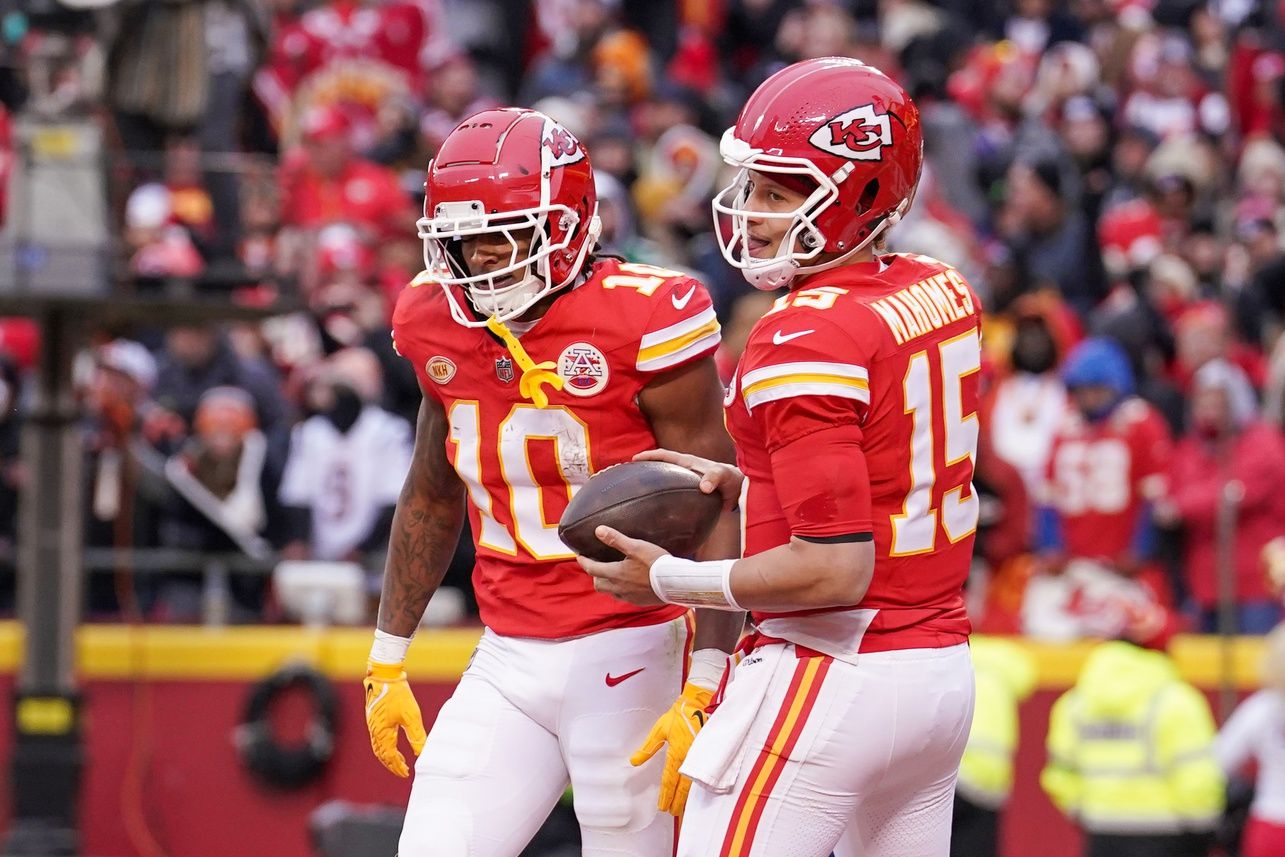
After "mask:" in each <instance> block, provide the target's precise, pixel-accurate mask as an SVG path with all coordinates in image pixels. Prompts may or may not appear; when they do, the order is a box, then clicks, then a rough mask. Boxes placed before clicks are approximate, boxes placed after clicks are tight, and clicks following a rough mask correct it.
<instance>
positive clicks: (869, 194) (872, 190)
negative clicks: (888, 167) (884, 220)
mask: <svg viewBox="0 0 1285 857" xmlns="http://www.w3.org/2000/svg"><path fill="white" fill-rule="evenodd" d="M878 195H879V180H878V179H871V180H870V181H869V182H867V183H866V186H865V189H864V190H862V191H861V196H860V197H858V198H857V214H858V215H861V214H865V213H866V212H867V211H869V210H870V206H872V205H874V201H875V197H877V196H878Z"/></svg>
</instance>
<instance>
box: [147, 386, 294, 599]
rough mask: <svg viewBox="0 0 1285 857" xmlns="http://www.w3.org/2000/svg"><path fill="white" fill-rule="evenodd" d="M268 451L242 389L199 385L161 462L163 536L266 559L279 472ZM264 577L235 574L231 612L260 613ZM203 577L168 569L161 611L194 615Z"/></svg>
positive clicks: (187, 545)
mask: <svg viewBox="0 0 1285 857" xmlns="http://www.w3.org/2000/svg"><path fill="white" fill-rule="evenodd" d="M267 453H268V444H267V439H266V438H265V437H264V435H263V432H261V431H259V429H258V425H257V418H256V416H255V409H254V400H253V398H251V397H250V395H249V394H248V393H247V392H246V391H244V390H242V389H240V388H238V387H215V388H213V389H210V390H207V391H206V392H205V393H203V394H202V395H201V398H200V401H199V403H198V404H197V406H196V413H195V416H194V417H193V422H192V431H191V433H190V435H189V436H188V438H187V440H186V441H184V443H183V445H182V446H181V447H180V448H179V450H178V451H177V452H176V453H175V454H174V455H173V456H170V458H169V459H168V460H167V461H166V462H165V465H164V477H165V481H166V484H167V486H168V488H169V491H170V495H171V496H170V498H167V499H168V500H169V502H166V503H165V504H164V506H163V507H162V509H161V510H160V512H159V515H158V517H159V521H158V525H157V528H158V537H159V542H160V544H161V545H162V546H163V547H172V548H178V549H181V550H190V551H199V552H208V553H231V552H239V553H242V554H245V555H246V556H249V557H251V558H253V559H257V560H266V559H268V557H269V556H270V553H271V547H270V545H269V543H268V541H267V539H266V538H265V536H266V535H267V533H268V524H269V519H268V512H269V498H271V497H272V496H273V490H274V489H275V487H276V483H277V481H278V480H279V479H280V472H279V471H278V472H275V473H274V472H273V470H272V469H271V468H270V467H269V466H268V464H269V462H268V455H267ZM263 580H264V578H262V577H261V576H254V577H249V578H241V577H238V578H235V579H234V580H233V582H232V587H231V592H232V595H233V598H234V603H235V604H236V605H237V607H238V608H239V610H238V616H237V617H236V618H255V617H258V616H259V615H260V614H261V611H262V609H263V588H264V586H263ZM203 583H204V582H203V580H202V578H201V576H200V575H198V574H167V575H165V577H164V578H163V579H162V580H161V581H160V584H159V592H158V604H157V607H156V609H157V610H159V611H160V614H159V615H161V616H162V617H164V618H165V619H167V620H168V621H172V622H191V621H196V620H198V619H199V618H200V599H201V593H202V589H203Z"/></svg>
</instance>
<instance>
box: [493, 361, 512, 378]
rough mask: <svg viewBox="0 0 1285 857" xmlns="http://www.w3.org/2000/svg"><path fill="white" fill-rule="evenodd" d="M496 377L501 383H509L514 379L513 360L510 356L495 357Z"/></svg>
mask: <svg viewBox="0 0 1285 857" xmlns="http://www.w3.org/2000/svg"><path fill="white" fill-rule="evenodd" d="M495 377H497V378H499V379H500V383H502V384H507V383H509V382H510V381H512V380H513V361H512V360H510V359H509V358H508V357H497V358H495Z"/></svg>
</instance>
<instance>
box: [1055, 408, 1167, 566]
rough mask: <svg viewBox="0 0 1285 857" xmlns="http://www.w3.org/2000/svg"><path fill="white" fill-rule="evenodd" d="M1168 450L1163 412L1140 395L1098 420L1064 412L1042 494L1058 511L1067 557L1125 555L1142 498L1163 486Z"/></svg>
mask: <svg viewBox="0 0 1285 857" xmlns="http://www.w3.org/2000/svg"><path fill="white" fill-rule="evenodd" d="M1171 449H1172V441H1171V439H1170V437H1169V427H1168V425H1166V424H1165V421H1164V417H1162V416H1160V413H1159V412H1158V411H1156V409H1155V408H1153V407H1151V405H1149V404H1147V403H1146V402H1144V401H1143V400H1142V399H1138V398H1131V399H1126V400H1125V401H1124V402H1121V403H1120V405H1119V406H1118V407H1116V409H1115V410H1114V411H1112V412H1111V415H1110V416H1109V417H1107V418H1106V419H1105V420H1103V421H1101V422H1098V423H1090V422H1088V421H1086V420H1085V419H1084V418H1083V417H1081V416H1080V414H1079V412H1078V411H1076V410H1075V409H1073V408H1072V409H1070V410H1069V411H1068V413H1067V417H1066V419H1065V420H1064V421H1063V423H1062V426H1061V427H1060V428H1059V429H1058V433H1057V435H1056V436H1055V437H1054V439H1053V446H1052V449H1051V450H1050V452H1049V463H1048V471H1047V476H1048V481H1047V483H1046V484H1045V488H1044V496H1043V498H1042V499H1043V501H1044V503H1045V504H1046V505H1049V506H1052V507H1053V508H1054V509H1056V510H1057V511H1058V514H1059V515H1060V516H1061V519H1062V540H1063V542H1064V544H1065V547H1066V554H1067V557H1068V558H1072V559H1074V558H1076V557H1082V558H1085V559H1102V560H1105V561H1107V562H1108V563H1110V564H1115V563H1118V562H1120V561H1121V560H1123V559H1125V558H1126V555H1127V554H1128V553H1129V552H1130V547H1131V546H1132V542H1133V537H1134V533H1135V531H1136V530H1137V526H1138V515H1139V514H1140V512H1141V510H1142V504H1143V502H1144V501H1146V500H1152V499H1155V498H1156V497H1157V496H1158V495H1159V494H1160V493H1161V491H1162V490H1163V488H1164V481H1163V480H1164V473H1165V471H1166V469H1167V467H1168V461H1169V455H1170V451H1171Z"/></svg>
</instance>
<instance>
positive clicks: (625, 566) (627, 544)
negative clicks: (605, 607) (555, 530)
mask: <svg viewBox="0 0 1285 857" xmlns="http://www.w3.org/2000/svg"><path fill="white" fill-rule="evenodd" d="M593 534H594V535H595V536H597V537H598V541H600V542H602V543H603V544H604V545H607V546H608V547H613V548H615V549H616V550H618V551H620V552H621V553H622V554H624V555H625V558H624V559H622V560H620V561H619V562H599V561H598V560H596V559H589V557H587V556H577V557H576V562H578V563H580V567H581V568H583V569H584V570H585V571H587V572H589V575H590V576H591V577H592V578H593V588H594V589H596V590H598V591H599V592H603V593H606V594H607V595H610V596H611V597H613V598H619V599H620V600H622V601H628V602H629V603H630V604H639V605H642V606H644V607H651V606H655V605H657V604H664V603H665V602H663V601H661V600H660V598H659V597H657V595H656V592H655V590H653V589H652V588H651V564H652V563H653V562H655V561H656V560H658V559H660V558H661V557H662V556H668V555H669V552H668V551H666V550H665V549H664V548H662V547H660V546H659V545H654V544H652V543H651V542H645V541H643V540H642V539H632V538H630V537H629V536H627V535H625V534H624V533H622V532H620V531H619V530H614V529H612V528H611V527H598V528H596V529H595V530H594V531H593Z"/></svg>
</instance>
